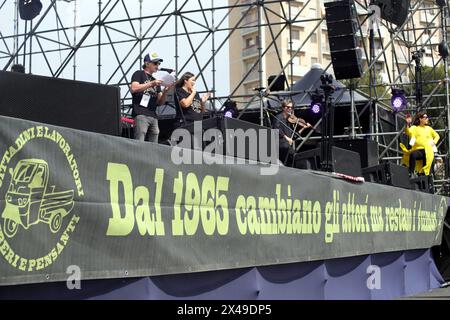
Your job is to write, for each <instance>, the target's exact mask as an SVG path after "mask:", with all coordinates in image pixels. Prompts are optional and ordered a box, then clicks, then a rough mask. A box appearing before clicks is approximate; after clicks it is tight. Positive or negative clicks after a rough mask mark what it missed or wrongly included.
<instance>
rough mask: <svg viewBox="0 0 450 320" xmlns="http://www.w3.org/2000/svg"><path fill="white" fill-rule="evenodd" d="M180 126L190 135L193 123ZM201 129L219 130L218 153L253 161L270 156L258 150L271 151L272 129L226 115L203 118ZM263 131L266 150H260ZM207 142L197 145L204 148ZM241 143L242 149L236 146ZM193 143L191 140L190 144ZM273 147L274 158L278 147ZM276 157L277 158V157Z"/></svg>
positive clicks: (192, 130)
mask: <svg viewBox="0 0 450 320" xmlns="http://www.w3.org/2000/svg"><path fill="white" fill-rule="evenodd" d="M197 125H198V124H197ZM181 128H184V129H187V130H188V131H189V132H190V133H191V135H193V134H194V130H195V124H193V123H192V124H189V125H187V126H182V127H181ZM201 129H202V132H203V133H204V132H205V131H207V130H208V129H218V130H219V131H220V133H221V137H219V144H218V149H219V150H217V151H219V152H220V154H224V155H227V156H230V157H235V158H241V159H247V160H253V161H266V160H267V159H266V158H265V157H267V158H272V155H271V154H260V152H261V153H262V152H263V151H264V152H265V153H269V152H271V150H272V145H271V142H272V141H271V139H270V137H271V136H270V135H271V133H274V130H273V129H270V128H267V127H262V126H260V125H257V124H254V123H251V122H247V121H242V120H239V119H234V118H226V117H216V118H211V119H206V120H203V121H202V122H201ZM227 130H228V131H227ZM263 131H264V133H265V135H266V137H267V140H266V141H264V144H265V148H266V150H261V146H262V143H263V142H262V141H261V140H260V139H261V138H262V135H261V134H262V133H263ZM193 139H194V137H193ZM202 141H203V140H202ZM274 142H275V143H277V142H278V135H276V140H275V141H274ZM209 143H210V142H205V141H203V143H197V145H198V146H199V147H201V148H202V149H204V148H205V147H206V146H207V145H208V144H209ZM242 143H244V144H245V145H244V147H243V148H242V149H239V148H238V146H241V147H242V145H241V144H242ZM193 145H194V144H193V142H191V146H193ZM273 148H274V151H275V153H276V154H274V155H273V157H274V158H275V156H276V155H278V149H277V146H276V145H275V146H273ZM261 157H264V158H261ZM276 159H277V160H278V158H276Z"/></svg>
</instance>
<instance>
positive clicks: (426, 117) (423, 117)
mask: <svg viewBox="0 0 450 320" xmlns="http://www.w3.org/2000/svg"><path fill="white" fill-rule="evenodd" d="M420 118H421V119H428V116H421V117H420Z"/></svg>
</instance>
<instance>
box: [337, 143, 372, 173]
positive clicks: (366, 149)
mask: <svg viewBox="0 0 450 320" xmlns="http://www.w3.org/2000/svg"><path fill="white" fill-rule="evenodd" d="M333 143H334V145H335V146H336V147H339V148H342V149H347V150H351V151H354V152H357V153H359V156H360V158H361V168H367V167H373V166H376V165H378V144H377V142H376V141H374V140H370V139H343V140H335V141H334V142H333Z"/></svg>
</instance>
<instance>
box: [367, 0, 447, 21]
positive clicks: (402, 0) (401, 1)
mask: <svg viewBox="0 0 450 320" xmlns="http://www.w3.org/2000/svg"><path fill="white" fill-rule="evenodd" d="M372 4H374V5H377V6H379V7H380V9H381V18H382V19H384V20H386V21H389V22H392V23H393V24H395V25H397V26H399V27H400V26H401V25H403V23H405V21H406V18H407V17H408V10H409V5H410V0H374V1H373V3H372ZM438 5H440V4H439V1H438Z"/></svg>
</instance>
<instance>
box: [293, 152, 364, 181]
mask: <svg viewBox="0 0 450 320" xmlns="http://www.w3.org/2000/svg"><path fill="white" fill-rule="evenodd" d="M331 161H332V170H333V172H337V173H343V174H346V175H349V176H353V177H360V176H362V171H361V166H360V165H359V164H360V163H361V160H360V158H359V154H358V153H356V152H353V151H350V150H345V149H341V148H338V147H334V146H333V147H332V150H331ZM292 167H294V168H297V169H306V170H320V169H321V158H320V148H317V149H313V150H308V151H305V152H301V153H296V154H295V155H294V157H293V160H292Z"/></svg>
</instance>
